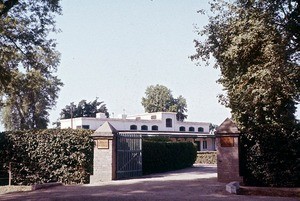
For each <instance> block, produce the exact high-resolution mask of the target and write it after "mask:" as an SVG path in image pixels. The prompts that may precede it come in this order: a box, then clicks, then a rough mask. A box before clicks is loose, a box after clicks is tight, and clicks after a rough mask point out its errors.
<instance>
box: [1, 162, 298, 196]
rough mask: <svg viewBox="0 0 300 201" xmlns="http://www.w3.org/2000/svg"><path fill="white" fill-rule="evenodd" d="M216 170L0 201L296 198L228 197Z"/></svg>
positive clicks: (191, 170) (64, 188) (207, 168)
mask: <svg viewBox="0 0 300 201" xmlns="http://www.w3.org/2000/svg"><path fill="white" fill-rule="evenodd" d="M216 177H217V174H216V166H208V165H207V166H201V165H200V166H199V165H197V166H195V167H192V168H187V169H184V170H179V171H174V172H169V173H164V174H154V175H150V176H149V177H143V178H138V179H130V180H119V181H112V182H103V183H98V184H93V185H92V184H88V185H76V186H60V187H54V188H49V189H43V190H38V191H32V192H23V193H11V194H5V195H1V197H0V200H86V201H89V200H101V201H102V200H208V201H210V200H211V201H215V200H227V201H231V200H245V201H250V200H264V201H273V200H274V201H280V200H286V201H294V200H295V201H296V200H298V201H299V199H298V198H281V197H263V196H241V195H231V194H229V193H227V192H226V191H225V184H224V183H219V182H217V179H216Z"/></svg>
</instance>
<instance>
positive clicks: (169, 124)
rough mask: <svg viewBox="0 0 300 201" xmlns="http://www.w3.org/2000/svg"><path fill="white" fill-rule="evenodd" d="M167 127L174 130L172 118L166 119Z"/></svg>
mask: <svg viewBox="0 0 300 201" xmlns="http://www.w3.org/2000/svg"><path fill="white" fill-rule="evenodd" d="M166 127H167V128H172V119H170V118H168V119H166Z"/></svg>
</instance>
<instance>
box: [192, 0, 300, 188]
mask: <svg viewBox="0 0 300 201" xmlns="http://www.w3.org/2000/svg"><path fill="white" fill-rule="evenodd" d="M299 8H300V7H299V3H298V1H295V0H291V1H282V0H275V1H271V0H266V1H262V0H237V1H234V2H233V3H229V2H226V1H222V0H218V1H214V2H213V3H211V9H212V12H213V15H212V16H210V18H209V23H208V25H207V26H205V27H204V29H203V30H202V31H199V33H200V35H202V36H204V35H205V36H207V38H206V39H205V40H204V41H199V40H195V47H196V51H197V53H196V54H195V55H193V56H192V57H191V59H192V60H203V61H205V62H208V61H209V59H210V57H211V56H213V57H214V58H215V59H216V64H215V67H217V68H219V69H220V70H221V78H220V79H219V82H220V83H221V84H222V85H223V86H224V88H225V90H226V92H227V96H221V98H222V99H221V101H222V102H223V104H225V105H226V106H227V107H229V108H231V113H232V117H233V119H234V120H235V121H236V122H237V123H238V125H239V127H240V129H241V130H242V132H243V133H244V134H243V135H242V143H243V150H244V153H245V155H244V157H245V158H244V159H245V161H244V162H245V163H247V167H244V168H245V172H244V174H245V177H246V182H248V183H249V184H257V185H269V186H270V185H273V186H280V185H283V186H294V185H297V184H296V183H297V182H295V181H297V180H298V181H299V173H297V172H299V167H300V164H299V160H298V161H297V157H296V156H297V155H299V148H297V146H298V145H297V144H299V139H300V138H299V133H300V130H299V122H297V120H296V118H295V115H294V114H295V111H296V104H297V102H299V94H300V93H299V92H300V85H299V83H300V81H299V80H300V68H299V67H300V66H299V64H300V58H299V55H300V46H299V40H300V38H299V36H300V34H299V31H300V23H299V19H300V18H299V14H300V13H299V12H300V9H299ZM283 142H285V143H286V144H285V146H284V147H282V146H281V145H280V144H281V143H283ZM295 161H297V162H295ZM297 163H298V164H297ZM282 178H284V179H282ZM247 179H248V180H247Z"/></svg>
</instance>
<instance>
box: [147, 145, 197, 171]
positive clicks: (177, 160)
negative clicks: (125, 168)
mask: <svg viewBox="0 0 300 201" xmlns="http://www.w3.org/2000/svg"><path fill="white" fill-rule="evenodd" d="M142 154H143V174H150V173H158V172H166V171H171V170H177V169H182V168H186V167H190V166H192V165H193V164H194V162H195V160H196V156H197V150H196V148H195V146H194V144H193V143H191V142H151V141H143V153H142Z"/></svg>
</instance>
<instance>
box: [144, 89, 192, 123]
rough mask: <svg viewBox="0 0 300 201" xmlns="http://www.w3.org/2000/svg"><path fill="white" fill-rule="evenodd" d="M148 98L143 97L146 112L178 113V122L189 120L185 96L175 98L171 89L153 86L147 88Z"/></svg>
mask: <svg viewBox="0 0 300 201" xmlns="http://www.w3.org/2000/svg"><path fill="white" fill-rule="evenodd" d="M145 95H146V97H142V105H143V106H144V108H145V112H176V113H177V115H176V116H177V120H180V121H183V120H184V119H186V118H187V115H186V114H184V113H185V112H187V109H186V107H187V104H186V99H185V98H184V97H183V96H181V95H180V96H179V97H178V98H174V97H173V95H172V92H171V90H170V89H168V88H167V87H165V86H163V85H159V84H157V85H155V86H154V85H151V86H149V87H147V89H146V92H145Z"/></svg>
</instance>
